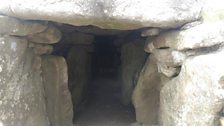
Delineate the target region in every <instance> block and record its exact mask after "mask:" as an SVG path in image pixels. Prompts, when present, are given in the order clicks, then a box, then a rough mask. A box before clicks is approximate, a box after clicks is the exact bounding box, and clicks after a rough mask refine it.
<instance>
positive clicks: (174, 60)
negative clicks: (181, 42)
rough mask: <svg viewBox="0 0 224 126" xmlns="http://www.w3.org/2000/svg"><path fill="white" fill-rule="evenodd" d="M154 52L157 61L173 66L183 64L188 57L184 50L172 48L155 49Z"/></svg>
mask: <svg viewBox="0 0 224 126" xmlns="http://www.w3.org/2000/svg"><path fill="white" fill-rule="evenodd" d="M152 53H153V55H154V56H155V58H156V59H157V62H160V63H163V64H166V65H167V66H171V67H177V66H181V65H182V63H183V61H184V60H185V59H186V58H187V55H186V54H185V53H184V52H180V51H176V50H173V49H170V48H168V49H155V50H153V51H152Z"/></svg>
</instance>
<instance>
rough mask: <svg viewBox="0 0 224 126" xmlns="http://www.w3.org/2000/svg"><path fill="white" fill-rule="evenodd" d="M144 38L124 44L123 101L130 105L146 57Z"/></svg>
mask: <svg viewBox="0 0 224 126" xmlns="http://www.w3.org/2000/svg"><path fill="white" fill-rule="evenodd" d="M143 49H144V40H141V39H139V40H134V41H132V42H130V43H126V44H124V45H122V48H121V71H122V99H121V100H122V103H123V104H124V105H129V104H130V103H131V96H132V93H133V90H134V87H135V85H136V84H135V81H136V79H137V78H138V77H136V76H138V73H139V72H140V71H141V68H142V66H143V64H144V62H145V59H146V53H145V52H144V50H143Z"/></svg>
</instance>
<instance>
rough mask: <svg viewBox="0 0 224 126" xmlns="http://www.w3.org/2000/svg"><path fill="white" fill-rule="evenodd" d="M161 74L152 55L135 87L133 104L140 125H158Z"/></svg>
mask: <svg viewBox="0 0 224 126" xmlns="http://www.w3.org/2000/svg"><path fill="white" fill-rule="evenodd" d="M159 86H160V74H159V73H158V70H157V65H156V60H155V58H154V57H153V56H152V55H150V56H149V57H148V60H147V62H146V63H145V66H144V67H143V69H142V71H141V74H140V76H139V79H138V83H137V86H136V87H135V90H134V93H133V96H132V102H133V105H134V107H135V113H136V120H137V122H139V123H140V124H145V125H150V126H151V125H152V124H158V113H159V92H160V90H159V89H160V88H158V87H159Z"/></svg>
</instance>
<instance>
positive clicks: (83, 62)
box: [67, 47, 91, 111]
mask: <svg viewBox="0 0 224 126" xmlns="http://www.w3.org/2000/svg"><path fill="white" fill-rule="evenodd" d="M67 63H68V75H69V89H70V90H71V93H72V102H73V106H74V110H75V111H76V108H77V106H78V105H79V104H80V103H81V101H82V100H83V97H84V96H85V93H86V88H87V85H88V82H89V80H90V73H91V72H90V71H91V57H90V54H89V53H88V52H87V51H86V50H85V49H82V48H76V47H73V48H71V49H70V51H69V54H68V57H67Z"/></svg>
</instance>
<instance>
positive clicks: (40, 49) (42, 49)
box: [29, 43, 53, 55]
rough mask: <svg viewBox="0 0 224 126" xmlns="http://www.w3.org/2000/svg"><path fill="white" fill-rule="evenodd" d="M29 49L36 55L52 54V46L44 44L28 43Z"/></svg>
mask: <svg viewBox="0 0 224 126" xmlns="http://www.w3.org/2000/svg"><path fill="white" fill-rule="evenodd" d="M29 47H30V48H33V50H34V53H35V54H37V55H44V54H50V53H52V52H53V46H51V45H46V44H37V43H29Z"/></svg>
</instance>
